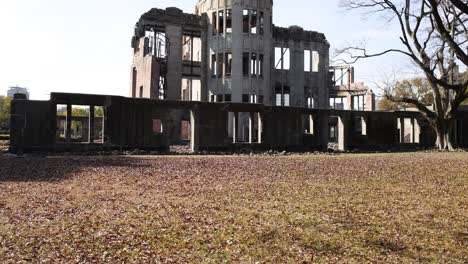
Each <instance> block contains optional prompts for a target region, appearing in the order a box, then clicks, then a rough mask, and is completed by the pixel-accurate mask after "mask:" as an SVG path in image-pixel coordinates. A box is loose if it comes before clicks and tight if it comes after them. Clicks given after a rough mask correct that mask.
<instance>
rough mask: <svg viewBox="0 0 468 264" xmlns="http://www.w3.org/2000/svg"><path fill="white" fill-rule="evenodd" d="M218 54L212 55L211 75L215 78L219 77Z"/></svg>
mask: <svg viewBox="0 0 468 264" xmlns="http://www.w3.org/2000/svg"><path fill="white" fill-rule="evenodd" d="M216 65H217V64H216V54H211V75H212V76H213V77H216V76H217V66H216Z"/></svg>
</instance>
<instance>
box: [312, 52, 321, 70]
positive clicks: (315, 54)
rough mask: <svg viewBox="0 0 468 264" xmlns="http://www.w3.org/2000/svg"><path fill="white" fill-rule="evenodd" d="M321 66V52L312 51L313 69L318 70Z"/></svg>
mask: <svg viewBox="0 0 468 264" xmlns="http://www.w3.org/2000/svg"><path fill="white" fill-rule="evenodd" d="M319 66H320V54H319V53H318V52H317V51H312V71H313V72H318V71H319Z"/></svg>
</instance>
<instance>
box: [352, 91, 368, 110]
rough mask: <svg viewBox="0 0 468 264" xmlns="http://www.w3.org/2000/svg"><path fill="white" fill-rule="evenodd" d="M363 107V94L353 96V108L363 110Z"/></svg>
mask: <svg viewBox="0 0 468 264" xmlns="http://www.w3.org/2000/svg"><path fill="white" fill-rule="evenodd" d="M365 109H366V102H365V100H364V95H355V96H353V110H355V111H364V110H365Z"/></svg>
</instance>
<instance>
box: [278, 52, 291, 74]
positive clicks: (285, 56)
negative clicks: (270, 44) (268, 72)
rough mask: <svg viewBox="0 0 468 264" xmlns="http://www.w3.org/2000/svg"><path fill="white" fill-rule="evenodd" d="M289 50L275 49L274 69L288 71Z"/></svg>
mask: <svg viewBox="0 0 468 264" xmlns="http://www.w3.org/2000/svg"><path fill="white" fill-rule="evenodd" d="M289 53H290V52H289V48H280V47H276V48H275V69H277V70H289V68H290V54H289Z"/></svg>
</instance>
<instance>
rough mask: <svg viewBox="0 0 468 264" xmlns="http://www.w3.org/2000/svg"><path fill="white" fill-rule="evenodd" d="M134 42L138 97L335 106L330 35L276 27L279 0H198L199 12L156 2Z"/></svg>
mask: <svg viewBox="0 0 468 264" xmlns="http://www.w3.org/2000/svg"><path fill="white" fill-rule="evenodd" d="M191 37H195V39H192V38H191ZM132 43H133V45H132V47H133V48H134V60H133V65H132V69H131V72H132V74H131V80H132V81H131V91H130V96H131V97H145V98H152V99H168V100H183V101H209V102H238V103H259V104H265V105H276V106H294V107H308V108H322V109H326V108H328V106H329V102H328V98H329V88H330V73H329V48H330V45H329V43H328V41H327V40H326V37H325V35H324V34H322V33H318V32H314V31H306V30H303V29H302V28H300V27H298V26H292V27H289V28H281V27H276V26H275V25H274V24H273V1H272V0H232V1H231V0H210V1H207V0H199V1H198V3H197V4H196V7H195V14H194V15H192V14H183V13H182V11H181V10H179V9H177V8H168V9H166V10H161V9H152V10H151V11H150V12H148V13H146V14H144V15H143V16H142V17H141V19H140V21H139V22H138V23H137V25H136V32H135V36H134V37H133V40H132ZM148 50H155V51H153V52H149V51H148ZM166 53H167V54H166ZM182 54H183V55H182ZM187 58H188V59H189V60H187ZM189 65H190V66H191V67H186V66H189ZM194 66H195V67H194ZM188 72H190V74H187V73H188ZM181 83H182V85H181ZM165 90H167V92H166V93H164V92H159V93H158V92H155V91H165ZM139 91H141V92H139ZM187 94H188V95H187ZM181 95H182V96H181Z"/></svg>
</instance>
